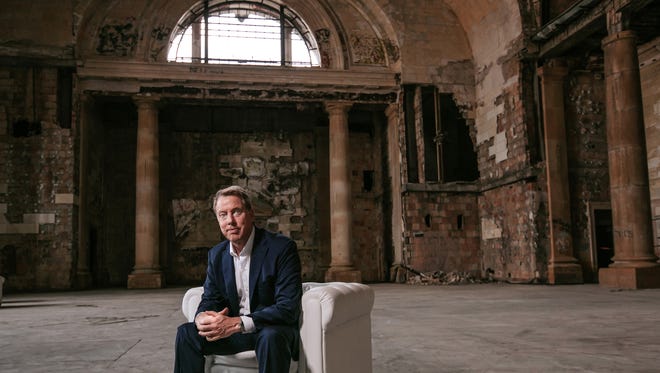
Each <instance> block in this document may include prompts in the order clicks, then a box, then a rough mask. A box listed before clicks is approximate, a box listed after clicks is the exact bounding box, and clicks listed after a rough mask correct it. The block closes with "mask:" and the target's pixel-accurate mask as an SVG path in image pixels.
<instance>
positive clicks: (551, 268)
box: [548, 263, 584, 285]
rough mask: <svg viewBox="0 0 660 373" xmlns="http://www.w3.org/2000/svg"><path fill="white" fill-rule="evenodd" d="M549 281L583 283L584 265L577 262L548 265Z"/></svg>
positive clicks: (554, 282) (557, 283)
mask: <svg viewBox="0 0 660 373" xmlns="http://www.w3.org/2000/svg"><path fill="white" fill-rule="evenodd" d="M548 282H549V283H551V284H553V285H561V284H583V283H584V279H583V278H582V267H580V265H579V264H577V263H554V264H550V265H548Z"/></svg>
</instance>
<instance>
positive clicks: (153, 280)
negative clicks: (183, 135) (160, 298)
mask: <svg viewBox="0 0 660 373" xmlns="http://www.w3.org/2000/svg"><path fill="white" fill-rule="evenodd" d="M135 103H136V105H137V108H138V130H137V151H136V162H135V163H136V164H135V166H136V167H135V168H136V173H135V267H133V272H132V273H131V274H130V275H128V288H129V289H146V288H161V287H163V286H164V285H165V284H164V278H163V273H162V272H161V271H160V264H159V229H158V227H159V217H158V203H159V193H158V190H159V173H158V169H159V152H158V107H157V100H156V99H155V98H152V97H149V96H137V97H136V98H135Z"/></svg>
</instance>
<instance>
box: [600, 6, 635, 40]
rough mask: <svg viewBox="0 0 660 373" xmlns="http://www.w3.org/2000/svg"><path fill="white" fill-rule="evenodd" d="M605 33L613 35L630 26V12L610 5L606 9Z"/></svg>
mask: <svg viewBox="0 0 660 373" xmlns="http://www.w3.org/2000/svg"><path fill="white" fill-rule="evenodd" d="M606 13H607V14H606V17H605V18H606V22H607V33H608V34H610V35H615V34H618V33H620V32H621V31H624V30H628V29H629V27H630V12H629V11H626V10H624V9H617V8H616V7H614V6H613V7H611V8H609V9H607V11H606Z"/></svg>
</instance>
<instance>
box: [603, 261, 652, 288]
mask: <svg viewBox="0 0 660 373" xmlns="http://www.w3.org/2000/svg"><path fill="white" fill-rule="evenodd" d="M598 284H599V285H600V286H601V287H606V288H615V289H657V288H660V266H658V265H654V266H651V267H608V268H601V269H600V270H599V271H598Z"/></svg>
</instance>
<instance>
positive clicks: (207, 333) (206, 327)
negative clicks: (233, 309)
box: [195, 308, 241, 342]
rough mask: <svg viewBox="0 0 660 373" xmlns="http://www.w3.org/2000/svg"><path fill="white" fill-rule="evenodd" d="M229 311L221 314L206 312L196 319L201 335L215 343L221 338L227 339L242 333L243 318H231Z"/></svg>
mask: <svg viewBox="0 0 660 373" xmlns="http://www.w3.org/2000/svg"><path fill="white" fill-rule="evenodd" d="M228 313H229V309H228V308H225V309H223V310H222V311H220V312H215V311H205V312H201V313H200V314H198V315H197V317H195V325H196V326H197V330H198V332H199V335H200V336H202V337H204V338H206V340H207V341H209V342H213V341H217V340H218V339H221V338H227V337H229V336H230V335H232V334H235V333H239V332H240V331H241V318H240V317H229V316H227V314H228Z"/></svg>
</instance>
